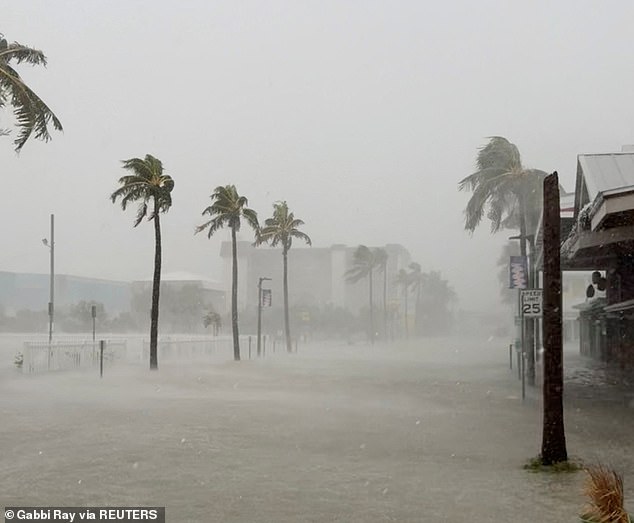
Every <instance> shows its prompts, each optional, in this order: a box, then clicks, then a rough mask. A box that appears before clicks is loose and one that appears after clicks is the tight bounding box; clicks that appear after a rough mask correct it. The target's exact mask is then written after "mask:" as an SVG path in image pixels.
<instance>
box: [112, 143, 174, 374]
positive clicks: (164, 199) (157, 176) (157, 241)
mask: <svg viewBox="0 0 634 523" xmlns="http://www.w3.org/2000/svg"><path fill="white" fill-rule="evenodd" d="M123 168H124V169H125V170H126V171H129V172H131V173H132V174H129V175H127V176H122V177H121V178H119V185H120V187H119V188H118V189H117V190H116V191H115V192H113V193H112V194H111V195H110V198H111V200H112V203H115V202H116V201H117V198H121V208H122V209H123V210H124V211H125V209H126V207H127V205H128V203H131V202H138V203H139V208H138V210H137V214H136V219H135V221H134V226H135V227H136V226H137V225H139V223H141V221H142V220H143V218H145V217H146V216H147V217H148V220H150V221H153V222H154V277H153V278H152V309H151V312H150V369H158V351H157V347H158V317H159V292H160V289H161V256H162V252H161V223H160V219H159V216H160V213H162V212H167V211H168V210H169V208H170V207H171V206H172V190H173V189H174V180H172V178H171V176H168V175H167V174H164V173H163V164H162V163H161V161H160V160H159V159H158V158H155V157H154V156H151V155H149V154H146V155H145V158H144V159H141V158H131V159H129V160H124V161H123ZM148 205H151V206H152V208H151V210H150V214H149V215H148Z"/></svg>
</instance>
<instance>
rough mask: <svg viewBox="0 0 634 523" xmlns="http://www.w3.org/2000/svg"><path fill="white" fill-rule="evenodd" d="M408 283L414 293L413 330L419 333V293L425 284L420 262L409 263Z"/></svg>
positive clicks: (420, 309) (420, 310)
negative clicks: (414, 312)
mask: <svg viewBox="0 0 634 523" xmlns="http://www.w3.org/2000/svg"><path fill="white" fill-rule="evenodd" d="M409 270H410V272H409V274H408V275H407V277H408V279H409V285H410V286H411V287H412V288H413V289H414V292H415V293H416V314H415V316H414V330H415V333H416V335H420V334H421V315H422V307H421V299H420V298H421V293H422V291H423V287H424V284H425V276H426V275H425V273H423V271H422V269H421V266H420V263H416V262H412V263H410V264H409Z"/></svg>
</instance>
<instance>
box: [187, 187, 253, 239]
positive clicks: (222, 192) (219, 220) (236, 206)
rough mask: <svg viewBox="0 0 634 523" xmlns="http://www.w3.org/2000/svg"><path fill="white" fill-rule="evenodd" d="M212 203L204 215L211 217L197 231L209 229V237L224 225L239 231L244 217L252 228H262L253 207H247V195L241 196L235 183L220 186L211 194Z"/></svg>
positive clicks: (204, 211)
mask: <svg viewBox="0 0 634 523" xmlns="http://www.w3.org/2000/svg"><path fill="white" fill-rule="evenodd" d="M210 198H211V201H212V204H211V205H210V206H209V207H206V208H205V210H203V213H202V214H203V216H205V215H208V216H210V217H211V219H210V220H209V221H206V222H205V223H203V224H202V225H199V226H198V227H196V233H199V232H202V231H204V230H205V229H206V230H207V237H208V238H211V237H212V236H213V235H214V234H215V233H216V232H218V231H219V230H220V229H223V228H224V227H229V228H231V229H233V230H234V231H236V232H238V231H239V230H240V226H241V224H242V219H244V220H245V221H246V222H247V224H248V225H249V226H251V228H252V229H253V230H254V231H256V233H257V232H258V231H259V230H260V226H259V224H258V215H257V213H256V212H255V211H254V210H253V209H249V207H247V206H248V205H249V201H248V200H247V198H246V197H245V196H240V195H239V194H238V191H237V189H236V186H235V185H225V186H218V187H216V188H215V189H214V192H213V193H212V194H211V196H210Z"/></svg>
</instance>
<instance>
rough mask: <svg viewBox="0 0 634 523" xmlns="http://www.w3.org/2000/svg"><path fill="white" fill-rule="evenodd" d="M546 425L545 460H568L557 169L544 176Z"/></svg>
mask: <svg viewBox="0 0 634 523" xmlns="http://www.w3.org/2000/svg"><path fill="white" fill-rule="evenodd" d="M543 212H544V219H543V222H544V348H545V351H544V391H543V393H544V426H543V433H542V453H541V457H542V463H543V464H544V465H552V464H553V463H557V462H559V461H566V460H567V459H568V454H567V451H566V434H565V430H564V405H563V392H564V379H563V350H562V339H561V315H562V312H561V264H560V251H559V249H560V245H559V240H560V229H559V227H560V223H559V222H560V219H561V218H560V214H559V213H560V210H559V182H558V180H557V172H556V171H555V172H554V173H553V174H551V175H549V176H547V177H546V178H545V179H544V211H543Z"/></svg>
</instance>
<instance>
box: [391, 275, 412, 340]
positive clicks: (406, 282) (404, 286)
mask: <svg viewBox="0 0 634 523" xmlns="http://www.w3.org/2000/svg"><path fill="white" fill-rule="evenodd" d="M394 281H395V283H396V285H398V286H399V287H400V288H401V293H402V295H403V305H404V307H403V310H404V316H405V337H406V338H409V325H408V323H407V315H408V310H407V301H408V300H407V298H408V295H409V288H410V286H411V284H412V279H411V276H410V274H409V273H408V272H407V271H406V270H405V269H400V270H399V271H398V272H397V273H396V277H395V278H394Z"/></svg>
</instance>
